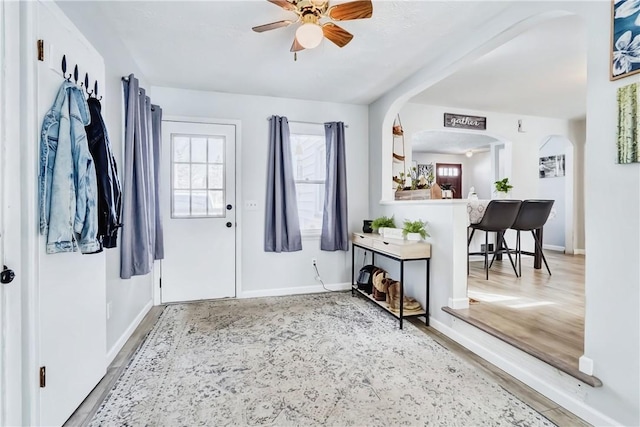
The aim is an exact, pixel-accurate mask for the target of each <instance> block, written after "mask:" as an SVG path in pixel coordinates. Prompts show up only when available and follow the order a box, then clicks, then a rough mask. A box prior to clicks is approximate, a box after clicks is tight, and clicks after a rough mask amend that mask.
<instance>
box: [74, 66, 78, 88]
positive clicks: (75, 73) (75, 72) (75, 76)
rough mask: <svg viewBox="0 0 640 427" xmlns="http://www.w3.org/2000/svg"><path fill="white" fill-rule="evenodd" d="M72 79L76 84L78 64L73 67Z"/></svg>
mask: <svg viewBox="0 0 640 427" xmlns="http://www.w3.org/2000/svg"><path fill="white" fill-rule="evenodd" d="M73 80H74V81H75V82H76V84H78V64H76V66H75V67H74V68H73Z"/></svg>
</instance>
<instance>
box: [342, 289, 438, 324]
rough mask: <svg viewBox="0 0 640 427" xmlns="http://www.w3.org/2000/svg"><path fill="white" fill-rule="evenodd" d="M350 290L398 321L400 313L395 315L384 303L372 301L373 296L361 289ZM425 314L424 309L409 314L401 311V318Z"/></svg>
mask: <svg viewBox="0 0 640 427" xmlns="http://www.w3.org/2000/svg"><path fill="white" fill-rule="evenodd" d="M352 289H353V290H354V291H357V292H358V293H359V294H360V295H362V296H364V297H365V298H368V299H369V300H370V301H373V302H374V303H376V305H378V306H380V307H382V308H383V309H384V310H385V311H386V312H387V313H390V314H392V315H393V316H394V317H395V318H396V319H400V312H397V313H396V312H395V311H393V310H391V309H390V308H389V305H388V304H387V302H386V301H378V300H376V299H374V298H373V296H371V294H368V293H366V292H365V291H363V290H362V289H358V287H357V286H353V287H352ZM425 314H427V312H426V311H425V310H424V309H423V310H419V311H411V312H410V314H407V312H406V311H404V310H403V313H402V317H404V318H407V317H416V316H424V315H425Z"/></svg>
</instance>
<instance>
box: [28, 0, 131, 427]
mask: <svg viewBox="0 0 640 427" xmlns="http://www.w3.org/2000/svg"><path fill="white" fill-rule="evenodd" d="M36 22H37V38H38V39H42V40H44V43H45V44H44V46H45V49H44V52H45V60H44V61H43V62H38V63H37V117H38V124H37V125H38V128H39V127H40V126H41V125H42V118H43V117H44V115H45V114H46V112H47V111H48V110H49V109H50V108H51V105H52V104H53V102H54V100H55V96H56V94H57V91H58V88H59V87H60V85H61V84H62V82H63V79H62V76H61V59H62V56H63V55H66V62H67V74H71V73H73V72H74V67H75V65H76V64H77V65H78V69H79V78H78V84H79V83H80V82H82V81H84V76H85V73H88V74H89V79H90V81H91V83H90V85H93V82H94V81H95V80H97V81H98V82H99V85H100V86H102V87H104V85H105V80H104V79H105V68H104V61H103V59H102V57H101V56H100V55H99V53H98V52H97V51H96V50H95V49H94V48H93V47H92V46H91V44H90V43H89V42H88V41H87V40H86V39H85V38H84V36H83V35H82V34H81V33H80V31H79V30H78V29H77V28H76V27H75V26H74V25H73V24H72V23H71V22H70V21H69V20H68V19H67V18H66V16H65V15H64V14H63V13H62V12H61V11H60V10H59V8H58V7H57V6H55V4H53V3H50V2H38V7H37V19H36ZM32 43H33V44H35V43H36V40H32ZM33 59H34V61H36V58H33ZM71 79H72V80H73V77H72V78H71ZM118 83H119V82H118ZM109 101H110V100H109V99H103V100H102V103H103V105H104V104H105V103H107V102H109ZM118 101H119V100H114V102H118ZM31 143H32V144H39V141H31ZM36 152H37V151H36ZM33 161H35V162H38V159H33ZM37 188H38V187H37V179H36V180H35V185H33V186H32V188H31V189H30V191H31V192H33V193H32V194H38V189H37ZM36 215H37V211H36ZM29 220H30V221H32V226H33V227H36V228H37V227H38V221H37V218H30V219H29ZM37 252H38V256H37V258H38V263H37V265H38V272H37V277H38V300H39V313H38V315H39V322H38V326H37V332H36V334H37V336H38V337H39V346H38V351H37V354H38V360H39V365H40V366H46V387H45V388H41V389H40V395H39V397H40V401H39V406H40V413H39V418H40V419H39V424H40V425H61V424H63V423H64V422H65V421H66V419H67V418H68V417H69V416H70V415H71V414H72V413H73V411H74V410H75V409H76V408H77V407H78V405H79V404H80V403H82V401H83V400H84V398H85V397H86V396H87V395H88V394H89V393H90V391H91V390H92V389H93V387H94V386H95V385H96V384H97V383H98V382H99V381H100V379H101V378H102V377H103V376H104V374H105V373H106V358H105V356H106V265H105V254H104V252H103V253H99V254H91V255H82V254H80V253H79V252H75V253H60V254H53V255H48V254H46V253H45V239H44V237H42V236H41V237H40V239H39V243H38V249H37ZM37 368H38V367H37V366H36V367H33V368H32V369H37Z"/></svg>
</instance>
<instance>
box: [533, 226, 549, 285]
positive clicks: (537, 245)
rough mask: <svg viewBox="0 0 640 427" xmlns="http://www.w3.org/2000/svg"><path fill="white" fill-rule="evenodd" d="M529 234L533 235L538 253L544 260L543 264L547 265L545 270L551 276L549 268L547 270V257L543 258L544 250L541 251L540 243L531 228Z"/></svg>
mask: <svg viewBox="0 0 640 427" xmlns="http://www.w3.org/2000/svg"><path fill="white" fill-rule="evenodd" d="M531 234H532V235H533V241H534V242H536V247H537V248H538V250H539V251H540V255H541V256H542V261H544V266H545V267H547V272H548V273H549V276H551V270H549V264H547V258H545V256H544V252H542V245H540V242H538V239H537V238H536V233H535V232H534V231H533V230H531Z"/></svg>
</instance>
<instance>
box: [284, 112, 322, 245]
mask: <svg viewBox="0 0 640 427" xmlns="http://www.w3.org/2000/svg"><path fill="white" fill-rule="evenodd" d="M289 135H290V142H291V156H292V160H293V159H294V158H295V156H296V148H297V143H298V141H297V137H298V136H305V137H309V136H313V137H319V138H321V139H322V141H323V142H325V133H324V125H322V124H311V123H296V122H289ZM325 150H326V148H325ZM325 152H326V151H325ZM314 164H315V166H316V167H320V168H322V170H323V171H324V173H323V174H322V175H323V176H326V170H327V164H326V156H325V157H323V158H319V159H316V160H315V162H314ZM294 168H295V163H294ZM293 174H294V182H295V185H296V194H298V193H299V191H298V185H299V184H303V185H310V184H317V185H319V186H321V190H320V191H322V192H323V196H322V198H321V202H320V203H321V204H322V206H320V207H319V208H320V210H321V211H323V210H324V190H325V185H326V179H314V180H308V179H305V180H299V179H295V178H296V177H297V176H298V171H297V170H294V171H293ZM297 202H298V206H297V207H298V215H299V214H300V201H299V200H298V201H297ZM300 233H301V234H302V237H311V238H320V234H321V233H322V223H321V225H320V227H319V228H303V226H302V223H301V224H300Z"/></svg>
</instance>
